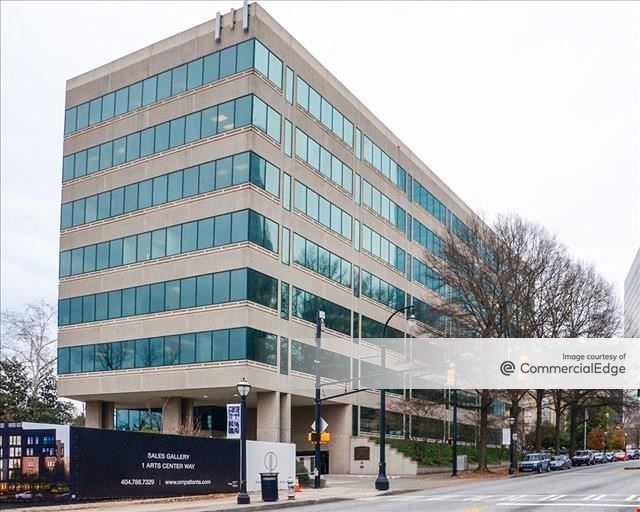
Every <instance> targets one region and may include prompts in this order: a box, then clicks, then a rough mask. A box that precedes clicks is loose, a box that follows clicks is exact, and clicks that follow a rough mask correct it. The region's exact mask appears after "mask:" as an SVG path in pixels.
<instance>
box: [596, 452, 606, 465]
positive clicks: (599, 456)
mask: <svg viewBox="0 0 640 512" xmlns="http://www.w3.org/2000/svg"><path fill="white" fill-rule="evenodd" d="M593 462H594V464H604V463H606V462H609V461H608V460H607V456H606V454H605V453H603V452H598V453H596V454H594V456H593Z"/></svg>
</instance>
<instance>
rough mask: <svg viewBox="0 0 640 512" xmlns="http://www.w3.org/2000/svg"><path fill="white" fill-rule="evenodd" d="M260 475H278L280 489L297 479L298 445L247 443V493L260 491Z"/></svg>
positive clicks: (261, 442) (262, 442) (263, 442)
mask: <svg viewBox="0 0 640 512" xmlns="http://www.w3.org/2000/svg"><path fill="white" fill-rule="evenodd" d="M260 473H278V489H286V488H287V480H288V479H289V477H291V478H293V479H294V480H295V478H296V445H295V444H289V443H268V442H265V441H247V491H249V492H251V491H259V490H260Z"/></svg>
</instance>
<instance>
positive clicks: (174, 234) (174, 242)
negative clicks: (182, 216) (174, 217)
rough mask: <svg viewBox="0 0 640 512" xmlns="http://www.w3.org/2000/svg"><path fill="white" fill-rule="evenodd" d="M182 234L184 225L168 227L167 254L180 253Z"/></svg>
mask: <svg viewBox="0 0 640 512" xmlns="http://www.w3.org/2000/svg"><path fill="white" fill-rule="evenodd" d="M181 236H182V226H172V227H170V228H167V256H171V255H173V254H179V253H180V239H181Z"/></svg>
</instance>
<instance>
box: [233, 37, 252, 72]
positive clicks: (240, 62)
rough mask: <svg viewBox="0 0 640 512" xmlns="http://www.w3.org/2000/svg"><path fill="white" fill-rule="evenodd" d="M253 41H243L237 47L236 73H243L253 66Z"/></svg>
mask: <svg viewBox="0 0 640 512" xmlns="http://www.w3.org/2000/svg"><path fill="white" fill-rule="evenodd" d="M253 47H254V42H253V41H245V42H244V43H240V44H239V45H238V55H237V63H236V71H237V72H238V73H239V72H240V71H244V70H246V69H249V68H251V67H252V66H253Z"/></svg>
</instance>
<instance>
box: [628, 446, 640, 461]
mask: <svg viewBox="0 0 640 512" xmlns="http://www.w3.org/2000/svg"><path fill="white" fill-rule="evenodd" d="M629 458H630V459H633V460H636V459H640V449H636V450H632V451H630V452H629Z"/></svg>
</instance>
